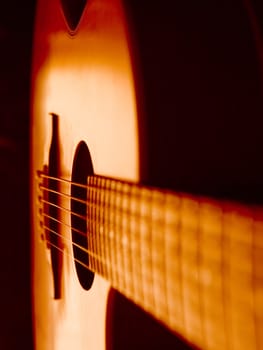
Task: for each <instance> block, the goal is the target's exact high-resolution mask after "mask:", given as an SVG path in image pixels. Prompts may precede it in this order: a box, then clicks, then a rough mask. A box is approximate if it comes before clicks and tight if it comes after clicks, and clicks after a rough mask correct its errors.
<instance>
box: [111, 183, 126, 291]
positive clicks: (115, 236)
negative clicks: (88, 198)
mask: <svg viewBox="0 0 263 350" xmlns="http://www.w3.org/2000/svg"><path fill="white" fill-rule="evenodd" d="M108 184H109V187H108V189H109V192H110V193H111V194H110V196H109V212H110V213H109V217H110V232H111V234H110V242H111V251H112V257H113V261H114V263H115V265H116V266H117V267H118V268H117V269H116V271H115V280H116V283H117V284H118V285H119V286H120V288H121V289H123V278H121V274H122V271H121V268H122V261H121V255H120V250H121V249H120V246H119V242H120V236H119V232H118V231H117V229H116V213H115V210H116V191H115V185H116V182H115V181H111V180H110V181H109V183H108Z"/></svg>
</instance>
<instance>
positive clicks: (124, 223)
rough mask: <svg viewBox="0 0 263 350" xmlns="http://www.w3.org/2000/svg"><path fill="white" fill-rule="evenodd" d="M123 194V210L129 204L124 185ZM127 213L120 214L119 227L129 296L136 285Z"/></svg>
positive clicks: (127, 193)
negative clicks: (124, 248) (122, 240)
mask: <svg viewBox="0 0 263 350" xmlns="http://www.w3.org/2000/svg"><path fill="white" fill-rule="evenodd" d="M123 193H124V195H123V196H121V203H120V207H121V208H124V206H125V203H126V207H127V208H128V207H129V203H130V199H131V198H130V187H129V186H128V185H127V184H126V185H125V187H124V189H123ZM127 211H128V209H127V210H126V211H123V212H122V220H121V227H122V231H123V234H124V235H125V238H124V239H125V241H126V247H127V248H126V252H125V254H124V260H125V263H124V264H125V269H127V271H130V274H129V275H128V274H127V278H126V285H127V286H128V290H129V293H130V295H134V293H135V288H136V284H135V281H134V279H135V275H134V266H133V256H132V253H131V244H130V242H131V239H132V238H131V231H130V225H129V218H128V214H127Z"/></svg>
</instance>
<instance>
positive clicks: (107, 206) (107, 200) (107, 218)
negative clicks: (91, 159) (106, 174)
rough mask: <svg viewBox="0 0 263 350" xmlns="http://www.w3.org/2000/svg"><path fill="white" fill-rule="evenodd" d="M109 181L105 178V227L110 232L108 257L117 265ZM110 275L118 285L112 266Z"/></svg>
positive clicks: (107, 237) (108, 236)
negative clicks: (112, 229) (112, 239)
mask: <svg viewBox="0 0 263 350" xmlns="http://www.w3.org/2000/svg"><path fill="white" fill-rule="evenodd" d="M109 183H110V180H109V179H106V180H105V188H104V192H105V215H104V217H105V229H106V232H107V233H108V234H107V235H106V241H107V252H108V257H109V261H110V262H111V263H112V265H115V258H114V251H113V249H112V241H111V235H112V232H111V222H110V216H109V215H110V191H109V190H108V189H109ZM109 272H110V276H111V280H112V281H113V283H114V284H116V285H117V279H116V277H115V276H116V272H115V271H114V270H113V269H112V268H111V267H110V271H109Z"/></svg>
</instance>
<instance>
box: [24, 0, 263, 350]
mask: <svg viewBox="0 0 263 350" xmlns="http://www.w3.org/2000/svg"><path fill="white" fill-rule="evenodd" d="M192 5H193V6H196V5H194V4H192ZM143 6H144V8H143ZM182 6H183V5H182ZM136 11H137V12H136ZM184 11H186V5H185V7H184ZM193 11H194V9H193ZM135 13H137V16H138V17H136V16H135V15H134V14H135ZM183 13H186V12H183ZM181 16H182V13H178V12H173V10H172V4H171V2H169V1H168V2H163V5H160V4H158V2H149V4H148V3H147V6H146V5H142V4H139V3H138V2H137V3H136V1H135V2H130V3H128V2H127V1H121V0H88V1H85V0H78V1H69V0H61V1H59V0H49V1H47V0H39V1H38V5H37V13H36V26H35V38H34V55H33V66H32V122H31V135H32V138H31V140H32V142H31V149H32V154H31V176H32V179H33V180H32V188H31V195H32V203H33V205H32V301H33V324H34V337H35V339H34V341H35V349H37V350H42V349H43V350H62V349H63V350H66V349H76V350H80V349H83V350H84V349H89V350H91V349H94V350H99V349H135V348H138V349H140V348H141V349H142V348H144V349H161V348H163V349H190V348H195V349H207V350H219V349H220V350H221V349H229V350H230V349H231V350H237V349H239V350H242V349H244V350H247V349H263V312H262V311H263V261H262V256H263V234H262V232H263V212H262V209H261V208H260V206H255V205H246V204H241V203H239V202H237V201H232V202H231V201H226V200H223V199H212V197H211V196H212V195H213V193H212V192H211V193H210V192H209V191H203V193H201V192H200V191H199V193H198V190H197V186H195V184H197V183H198V181H196V182H192V187H191V186H190V185H189V184H190V182H187V181H186V180H185V179H190V178H195V179H199V180H200V178H202V177H203V175H202V173H201V171H202V170H200V169H201V168H202V162H201V160H200V162H201V163H200V164H199V165H200V168H198V166H197V168H196V173H195V174H190V176H189V169H191V167H189V164H188V166H187V165H185V167H182V168H183V169H185V170H184V171H185V172H186V173H188V175H186V174H185V173H184V174H183V173H182V170H180V169H179V166H178V165H180V159H181V160H182V159H183V157H182V156H181V158H180V157H179V156H178V155H179V154H183V153H184V154H185V155H186V158H185V159H187V154H188V153H187V152H188V151H187V147H183V148H180V147H179V149H177V148H176V147H175V146H174V145H176V143H173V140H174V139H176V140H178V138H180V137H181V139H182V137H189V135H185V136H182V135H181V136H180V135H179V134H178V133H176V130H177V129H176V127H177V126H178V127H179V130H180V125H179V124H180V123H182V122H184V123H185V124H187V123H188V120H189V119H187V113H188V112H189V111H190V109H189V108H192V107H191V105H195V107H193V109H192V112H194V111H196V110H197V109H198V108H199V107H200V105H201V104H202V101H201V102H200V98H198V99H197V98H196V99H195V97H194V96H195V95H194V94H192V90H191V89H193V88H195V87H193V85H187V86H186V85H185V86H184V85H183V84H182V85H181V88H180V89H177V88H176V79H175V80H174V81H173V82H172V79H174V77H175V76H177V78H178V80H179V81H187V79H188V77H187V75H185V72H186V71H184V73H182V74H184V78H183V79H182V76H181V75H180V74H181V69H182V67H183V64H186V63H187V60H185V59H182V61H180V55H181V54H182V52H183V51H180V48H181V49H182V47H185V48H186V47H188V46H187V45H188V44H187V43H185V42H184V40H181V38H180V30H179V27H180V26H179V24H180V25H182V24H183V23H185V21H186V19H187V18H188V17H186V16H185V17H184V16H182V17H183V19H181V20H180V17H181ZM191 16H192V17H191V21H192V20H193V18H194V17H193V15H191ZM144 18H145V22H144ZM176 20H177V22H176ZM176 23H177V24H176ZM178 23H179V24H178ZM182 28H183V27H182ZM138 31H139V32H140V34H141V36H142V37H144V38H146V37H147V38H148V41H147V42H146V41H144V44H146V43H147V45H148V46H147V45H146V46H147V47H146V49H145V50H144V51H143V49H142V46H141V47H140V43H142V41H141V42H140V41H139V39H138V37H139V36H137V34H138ZM190 32H191V31H190V29H189V28H188V30H186V31H185V32H184V36H185V38H187V40H190V39H189V38H190V34H189V33H190ZM149 33H151V35H152V37H150V36H149ZM178 33H179V34H178ZM187 33H188V36H187ZM191 33H195V31H192V32H191ZM191 35H192V34H191ZM229 35H230V34H229ZM172 38H175V42H177V44H175V48H174V45H173V42H171V40H172ZM188 43H189V41H188ZM195 43H196V41H195V40H193V41H192V42H191V45H192V46H193V49H194V50H196V47H195V45H196V44H195ZM180 45H181V46H180ZM141 49H142V51H141ZM187 50H188V49H187ZM255 50H256V49H255ZM141 52H144V53H146V54H147V55H148V56H147V55H146V57H145V60H146V61H147V68H145V66H143V64H142V56H141ZM174 60H175V61H174ZM176 60H177V61H176ZM165 62H166V63H167V66H169V67H171V68H170V69H171V75H172V76H173V77H172V78H171V77H170V76H169V70H168V68H167V67H166V64H165ZM180 62H181V63H182V64H181V65H180V64H179V68H177V64H178V63H180ZM160 65H161V70H160V69H159V70H158V69H157V68H156V67H159V66H160ZM144 68H145V69H144ZM146 71H147V72H148V73H145V72H146ZM150 72H151V74H150ZM187 72H188V73H189V75H191V76H192V78H191V79H192V80H191V81H192V83H193V84H194V83H195V81H196V79H197V75H198V74H199V73H193V72H196V67H193V66H191V65H189V66H188V68H187ZM175 73H176V74H175ZM155 74H156V75H155ZM220 74H221V73H220ZM146 78H147V79H146ZM204 79H205V78H204ZM157 82H159V83H160V84H161V83H162V85H158V84H157ZM157 85H158V86H157ZM173 88H174V90H173ZM200 89H202V87H200ZM209 90H210V87H209V89H207V91H209ZM171 91H172V92H173V94H171ZM186 91H188V93H189V94H188V95H187V94H185V92H186ZM198 91H199V90H198V89H196V96H197V97H198V96H199V95H198ZM177 93H178V95H177ZM169 94H170V95H169ZM186 95H187V98H186ZM167 96H169V99H168V97H167ZM176 96H177V97H176ZM211 96H212V94H211ZM199 97H200V96H199ZM211 98H212V97H211ZM173 99H174V100H173ZM197 100H198V101H199V102H200V104H199V105H198V103H199V102H198V101H197ZM149 101H150V102H149ZM210 102H211V101H210ZM210 102H207V104H208V105H209V103H210ZM182 105H183V106H184V107H183V108H181V107H182ZM211 105H212V103H211ZM198 106H199V107H198ZM195 108H197V109H195ZM219 109H220V108H219ZM183 110H184V111H186V114H185V115H184V118H185V119H183V121H181V122H180V121H178V119H176V116H177V115H180V113H181V112H182V111H183ZM160 111H162V113H160ZM176 113H178V114H176ZM215 113H216V112H215ZM181 114H182V113H181ZM199 117H200V118H202V117H201V115H199ZM157 121H161V122H162V124H160V123H159V124H158V123H157ZM157 125H161V126H160V127H157ZM163 125H165V126H166V129H164V127H163ZM196 125H197V124H196ZM211 125H212V123H211ZM149 130H150V131H151V133H150V132H149ZM164 130H166V131H165V132H164ZM194 131H195V125H192V126H191V127H190V129H189V133H191V135H192V136H191V137H192V140H194V141H193V142H195V136H194ZM158 140H159V141H158ZM160 140H161V141H160ZM201 143H202V142H200V144H201ZM198 144H199V143H198ZM198 144H197V143H196V147H199V146H198ZM211 144H213V140H211ZM161 145H165V147H166V150H168V151H167V152H166V153H163V152H162V148H161ZM150 148H151V151H149V149H150ZM153 149H154V152H152V150H153ZM194 151H195V150H194V147H192V151H191V152H194ZM207 152H208V151H207ZM149 155H150V156H149ZM160 159H162V160H163V159H164V162H165V163H164V162H163V163H162V162H160V161H159V160H160ZM200 159H201V158H200ZM167 164H172V167H171V168H170V169H172V170H169V171H168V170H167V169H168V168H167V167H168V165H167ZM151 174H152V175H151ZM176 174H177V175H176ZM198 174H199V175H198ZM198 176H199V177H198ZM173 179H175V183H176V184H178V186H177V185H174V182H173ZM200 181H201V180H200ZM200 181H199V182H200ZM205 181H206V183H208V182H207V177H206V180H205ZM210 195H211V196H210Z"/></svg>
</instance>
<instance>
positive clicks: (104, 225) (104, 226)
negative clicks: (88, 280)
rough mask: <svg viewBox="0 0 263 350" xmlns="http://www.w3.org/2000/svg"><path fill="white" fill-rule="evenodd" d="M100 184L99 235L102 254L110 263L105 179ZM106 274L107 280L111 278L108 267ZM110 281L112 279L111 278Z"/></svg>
mask: <svg viewBox="0 0 263 350" xmlns="http://www.w3.org/2000/svg"><path fill="white" fill-rule="evenodd" d="M100 182H101V204H102V212H101V218H103V222H102V221H100V222H102V225H101V226H100V235H101V237H102V240H103V242H104V254H105V256H106V257H107V259H108V260H109V261H111V259H110V254H109V245H108V240H107V235H106V232H107V231H106V229H107V223H106V222H107V220H106V214H105V213H106V200H107V198H106V193H105V182H106V180H105V179H100ZM106 274H107V276H108V278H111V269H110V267H108V266H107V269H106ZM111 279H112V278H111Z"/></svg>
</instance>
